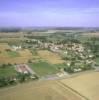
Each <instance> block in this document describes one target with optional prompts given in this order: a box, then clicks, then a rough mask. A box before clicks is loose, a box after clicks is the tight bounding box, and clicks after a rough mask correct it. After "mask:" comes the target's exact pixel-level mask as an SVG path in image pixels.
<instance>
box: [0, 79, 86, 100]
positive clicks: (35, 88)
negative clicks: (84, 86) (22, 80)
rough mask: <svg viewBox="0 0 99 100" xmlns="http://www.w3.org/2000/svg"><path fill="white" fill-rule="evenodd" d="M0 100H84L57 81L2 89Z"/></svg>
mask: <svg viewBox="0 0 99 100" xmlns="http://www.w3.org/2000/svg"><path fill="white" fill-rule="evenodd" d="M0 100H84V99H81V97H80V96H78V95H76V94H75V93H74V92H72V91H71V90H69V89H68V88H65V87H63V86H62V84H59V83H58V82H57V81H43V82H40V81H39V82H31V83H27V84H21V85H17V86H16V87H13V88H8V89H4V90H3V89H1V90H0Z"/></svg>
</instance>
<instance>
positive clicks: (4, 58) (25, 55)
mask: <svg viewBox="0 0 99 100" xmlns="http://www.w3.org/2000/svg"><path fill="white" fill-rule="evenodd" d="M6 49H11V48H10V46H9V45H8V44H6V43H0V51H1V53H0V63H11V64H14V63H17V64H20V63H26V62H28V60H29V59H32V53H31V52H30V51H29V50H27V49H24V50H21V51H17V52H18V53H19V55H20V56H18V57H10V56H9V55H8V54H7V52H6V51H5V50H6Z"/></svg>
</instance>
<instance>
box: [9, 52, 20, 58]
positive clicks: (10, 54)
mask: <svg viewBox="0 0 99 100" xmlns="http://www.w3.org/2000/svg"><path fill="white" fill-rule="evenodd" d="M7 54H8V55H9V56H10V57H19V56H20V55H19V53H18V52H15V51H8V52H7Z"/></svg>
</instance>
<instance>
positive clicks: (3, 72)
mask: <svg viewBox="0 0 99 100" xmlns="http://www.w3.org/2000/svg"><path fill="white" fill-rule="evenodd" d="M13 75H16V71H15V69H14V67H13V66H2V67H1V66H0V77H9V76H13Z"/></svg>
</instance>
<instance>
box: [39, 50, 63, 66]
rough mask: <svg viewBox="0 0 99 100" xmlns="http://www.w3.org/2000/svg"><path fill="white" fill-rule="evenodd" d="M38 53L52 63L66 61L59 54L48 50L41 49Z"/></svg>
mask: <svg viewBox="0 0 99 100" xmlns="http://www.w3.org/2000/svg"><path fill="white" fill-rule="evenodd" d="M38 55H39V56H40V57H41V58H43V59H45V60H47V61H48V62H49V63H52V64H58V63H64V62H65V61H64V60H62V59H61V57H60V56H59V55H58V54H55V53H52V52H50V51H48V50H40V51H38Z"/></svg>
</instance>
